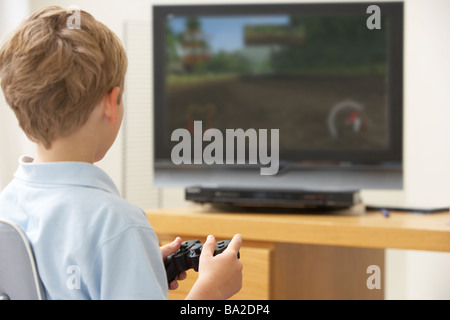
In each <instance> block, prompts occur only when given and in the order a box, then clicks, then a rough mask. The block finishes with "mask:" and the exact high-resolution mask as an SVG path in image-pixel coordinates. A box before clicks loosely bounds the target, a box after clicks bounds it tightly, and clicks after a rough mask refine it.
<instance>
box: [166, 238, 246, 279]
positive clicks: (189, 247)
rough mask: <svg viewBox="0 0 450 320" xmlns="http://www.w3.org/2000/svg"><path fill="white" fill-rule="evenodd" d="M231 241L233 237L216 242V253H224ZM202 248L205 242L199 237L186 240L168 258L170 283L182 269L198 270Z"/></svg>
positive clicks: (167, 267)
mask: <svg viewBox="0 0 450 320" xmlns="http://www.w3.org/2000/svg"><path fill="white" fill-rule="evenodd" d="M230 242H231V239H228V240H222V241H218V242H216V247H215V248H214V255H217V254H219V253H222V252H223V251H224V250H225V249H226V248H227V247H228V244H229V243H230ZM202 248H203V244H202V243H201V242H200V240H198V239H196V240H188V241H184V242H183V243H182V244H181V246H180V249H179V250H178V251H177V252H175V253H174V254H171V255H170V256H168V257H167V258H166V262H165V266H166V272H167V282H168V283H169V284H170V283H171V282H172V281H173V280H175V279H176V278H177V276H178V274H179V273H180V272H182V271H186V270H189V269H192V268H193V269H194V270H195V271H197V272H198V261H199V258H200V253H201V252H202ZM237 257H238V259H239V258H240V255H239V252H238V254H237Z"/></svg>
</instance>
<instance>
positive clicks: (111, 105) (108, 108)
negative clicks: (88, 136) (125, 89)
mask: <svg viewBox="0 0 450 320" xmlns="http://www.w3.org/2000/svg"><path fill="white" fill-rule="evenodd" d="M119 93H120V88H119V87H114V88H113V89H112V90H111V91H110V92H108V93H107V94H106V95H105V96H104V97H103V112H104V116H105V118H106V119H107V120H108V123H109V124H115V123H116V122H117V101H118V97H119Z"/></svg>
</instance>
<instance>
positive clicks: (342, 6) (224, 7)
mask: <svg viewBox="0 0 450 320" xmlns="http://www.w3.org/2000/svg"><path fill="white" fill-rule="evenodd" d="M369 5H377V6H379V7H380V9H381V17H382V18H383V17H386V16H389V17H390V19H389V23H390V27H389V34H388V45H387V49H388V59H389V60H388V71H387V72H388V75H387V78H388V83H390V84H389V85H388V86H387V97H388V101H387V119H388V123H387V128H388V148H387V149H386V150H353V151H349V150H345V151H337V150H333V151H318V150H315V151H308V150H304V151H301V152H298V153H297V154H292V153H290V154H289V153H286V152H284V151H283V150H280V166H281V171H283V169H285V168H288V170H289V174H290V175H293V172H295V174H294V175H295V176H299V177H303V176H304V174H305V173H306V174H307V176H308V178H307V179H306V180H305V179H304V178H302V181H303V180H304V181H305V182H306V183H305V184H304V186H303V185H302V183H300V184H299V186H301V187H306V188H308V187H309V186H313V187H314V188H315V189H317V188H323V186H322V187H321V185H320V183H319V184H318V183H317V182H319V181H323V179H318V180H317V181H316V183H312V180H314V174H318V176H321V174H322V173H327V174H329V175H330V177H331V180H334V181H336V183H331V185H330V187H332V188H334V189H335V188H339V185H342V187H343V188H345V189H356V188H357V189H366V188H368V189H401V188H402V187H403V47H404V45H403V39H404V38H403V37H404V36H403V22H404V17H403V12H404V4H403V2H402V1H398V2H379V3H363V2H342V3H335V2H333V3H319V2H317V3H309V2H308V3H289V4H287V3H251V4H193V5H154V6H153V62H154V69H153V70H154V79H153V90H154V106H153V110H154V173H155V180H154V183H155V185H161V186H165V185H171V186H173V185H175V186H191V185H198V184H200V185H202V184H206V185H211V184H215V183H214V182H213V181H212V180H211V179H217V176H221V175H223V174H224V175H229V174H230V173H232V172H234V171H239V170H250V171H255V169H258V171H259V168H260V166H254V165H244V166H237V165H206V164H203V165H175V164H173V163H171V161H170V159H168V157H167V155H170V150H167V148H164V146H163V147H162V146H161V140H160V139H161V136H162V135H164V134H165V130H164V129H165V128H164V122H165V111H164V109H165V108H166V104H165V103H166V101H165V98H166V96H165V92H166V90H165V75H166V73H165V26H166V18H167V16H168V15H174V16H190V15H197V16H201V15H205V16H214V15H216V16H225V15H255V14H260V15H264V14H265V15H267V14H271V15H274V14H295V13H301V14H302V15H314V14H318V13H319V14H321V15H336V14H342V13H349V14H353V13H357V14H361V13H364V12H366V9H367V7H368V6H369ZM368 17H369V15H368ZM243 129H244V130H245V129H247V128H243ZM300 153H301V154H300ZM286 156H287V157H286ZM211 173H215V174H213V175H212V176H211V177H215V178H209V177H208V175H211ZM302 173H303V174H302ZM240 174H242V172H240V173H239V172H238V173H237V176H239V175H240ZM311 174H312V175H311ZM336 174H337V175H336ZM196 175H197V176H198V177H200V178H199V179H197V178H196ZM232 175H234V173H233V174H232ZM334 175H336V177H334V178H333V176H334ZM345 177H354V179H350V180H349V181H348V183H345V182H344V181H343V180H344V179H345ZM322 178H324V177H322ZM230 179H231V180H229V182H228V183H225V182H224V184H226V185H229V184H230V183H231V184H233V179H232V178H230ZM311 179H312V180H311ZM336 179H337V180H336ZM364 179H365V180H366V181H365V180H364ZM282 180H283V177H280V178H279V179H278V180H277V183H275V184H274V187H277V186H279V187H286V186H287V187H289V186H291V185H292V183H283V182H282ZM285 180H286V179H285ZM190 181H191V182H190ZM308 181H309V182H308ZM338 181H340V182H338ZM196 182H197V183H196ZM239 185H241V184H239Z"/></svg>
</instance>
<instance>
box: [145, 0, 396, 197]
mask: <svg viewBox="0 0 450 320" xmlns="http://www.w3.org/2000/svg"><path fill="white" fill-rule="evenodd" d="M153 63H154V64H153V66H154V75H153V76H154V78H153V86H154V87H153V94H154V106H153V112H154V184H155V185H156V186H178V187H189V186H208V187H211V186H227V187H230V186H231V187H253V188H257V187H264V188H294V189H310V190H356V189H357V190H360V189H401V188H402V187H403V182H402V181H403V179H402V178H403V174H402V173H403V170H402V169H403V161H402V153H403V144H402V141H403V124H402V121H403V117H402V113H403V2H381V3H366V2H364V3H363V2H361V3H356V2H345V3H336V2H333V3H322V2H320V3H289V4H286V3H273V4H268V3H264V4H263V3H261V4H257V3H252V4H226V5H225V4H208V5H205V4H201V5H200V4H199V5H155V6H153ZM233 134H234V136H233ZM269 156H270V157H269ZM264 168H265V169H264Z"/></svg>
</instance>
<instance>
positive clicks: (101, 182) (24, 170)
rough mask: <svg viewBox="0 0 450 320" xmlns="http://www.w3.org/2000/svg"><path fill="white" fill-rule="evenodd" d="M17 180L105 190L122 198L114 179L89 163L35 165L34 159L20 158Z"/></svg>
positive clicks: (65, 162) (63, 162)
mask: <svg viewBox="0 0 450 320" xmlns="http://www.w3.org/2000/svg"><path fill="white" fill-rule="evenodd" d="M14 177H15V178H16V179H19V180H22V181H24V182H27V183H36V184H40V185H49V186H50V185H72V186H82V187H91V188H98V189H102V190H105V191H106V192H109V193H112V194H115V195H118V196H120V192H119V190H118V189H117V187H116V185H115V184H114V182H113V181H112V179H111V178H110V177H109V176H108V175H107V174H106V173H105V172H104V171H103V170H102V169H100V168H98V167H96V166H95V165H93V164H91V163H87V162H71V161H61V162H45V163H33V158H31V157H28V156H22V157H20V158H19V168H18V169H17V171H16V173H15V174H14Z"/></svg>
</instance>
